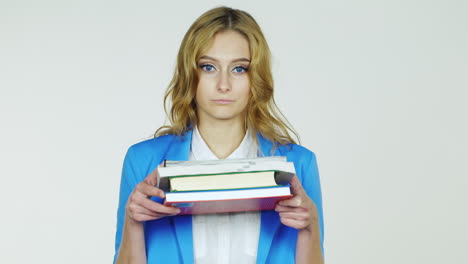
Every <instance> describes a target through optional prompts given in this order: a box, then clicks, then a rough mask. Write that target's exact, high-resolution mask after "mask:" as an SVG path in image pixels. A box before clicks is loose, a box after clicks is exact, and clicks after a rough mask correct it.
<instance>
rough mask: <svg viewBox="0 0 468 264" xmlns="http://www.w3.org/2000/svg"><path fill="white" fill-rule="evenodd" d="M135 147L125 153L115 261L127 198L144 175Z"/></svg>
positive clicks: (120, 239) (118, 210)
mask: <svg viewBox="0 0 468 264" xmlns="http://www.w3.org/2000/svg"><path fill="white" fill-rule="evenodd" d="M134 152H135V151H134V148H133V147H130V148H129V149H128V151H127V154H126V155H125V159H124V163H123V168H122V176H121V179H120V194H119V204H118V209H117V227H116V233H115V254H114V261H113V263H115V261H116V259H117V255H118V252H119V248H120V243H121V241H122V232H123V224H124V220H125V207H126V205H127V200H128V197H129V196H130V194H131V193H132V192H133V190H134V189H135V186H136V185H137V184H138V182H140V180H139V178H140V177H141V176H140V175H142V174H141V173H142V172H141V171H139V168H138V166H136V164H135V163H136V158H135V153H134ZM139 176H140V177H139Z"/></svg>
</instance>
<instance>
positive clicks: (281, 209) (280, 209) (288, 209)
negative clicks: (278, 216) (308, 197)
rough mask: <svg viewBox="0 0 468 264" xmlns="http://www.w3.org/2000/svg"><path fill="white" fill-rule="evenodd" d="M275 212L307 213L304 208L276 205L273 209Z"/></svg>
mask: <svg viewBox="0 0 468 264" xmlns="http://www.w3.org/2000/svg"><path fill="white" fill-rule="evenodd" d="M275 211H276V212H296V213H300V212H307V208H305V207H291V206H283V205H279V204H277V205H276V207H275Z"/></svg>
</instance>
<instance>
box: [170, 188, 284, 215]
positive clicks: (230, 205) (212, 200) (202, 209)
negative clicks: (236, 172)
mask: <svg viewBox="0 0 468 264" xmlns="http://www.w3.org/2000/svg"><path fill="white" fill-rule="evenodd" d="M291 197H292V194H291V191H290V188H289V186H276V187H269V188H251V189H237V190H215V191H196V192H168V193H166V199H165V201H164V204H165V205H168V206H175V207H178V208H179V209H180V210H181V213H180V214H182V215H183V214H208V213H225V212H241V211H259V210H273V209H274V208H275V206H276V203H277V202H278V201H281V200H284V199H289V198H291Z"/></svg>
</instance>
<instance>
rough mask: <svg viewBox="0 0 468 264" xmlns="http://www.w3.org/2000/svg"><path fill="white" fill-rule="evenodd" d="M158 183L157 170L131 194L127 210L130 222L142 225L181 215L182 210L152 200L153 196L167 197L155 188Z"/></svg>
mask: <svg viewBox="0 0 468 264" xmlns="http://www.w3.org/2000/svg"><path fill="white" fill-rule="evenodd" d="M157 181H158V169H155V170H154V171H153V172H151V173H150V174H149V175H148V176H146V178H145V179H144V180H143V181H142V182H140V183H139V184H137V186H136V187H135V189H134V190H133V192H132V193H131V194H130V196H129V198H128V202H127V206H126V208H125V214H126V218H127V219H128V220H130V221H131V222H136V223H141V222H144V221H149V220H155V219H159V218H161V217H164V216H172V215H177V214H178V213H180V209H178V208H176V207H172V206H165V205H162V204H160V203H157V202H155V201H152V200H151V199H150V198H151V197H152V196H157V197H160V198H164V197H165V194H164V192H163V190H161V189H159V188H157V187H155V186H156V183H157Z"/></svg>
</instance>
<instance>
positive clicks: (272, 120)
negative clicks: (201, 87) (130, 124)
mask: <svg viewBox="0 0 468 264" xmlns="http://www.w3.org/2000/svg"><path fill="white" fill-rule="evenodd" d="M228 30H233V31H236V32H238V33H240V34H241V35H243V36H244V37H245V38H246V39H247V40H248V42H249V46H250V47H249V48H250V55H251V62H250V65H249V70H248V74H249V78H250V85H251V93H252V96H251V97H250V99H249V102H248V105H247V109H246V111H245V113H246V118H245V121H246V129H247V128H249V129H252V130H253V131H257V132H260V133H261V134H262V136H263V137H265V138H266V139H268V140H270V141H272V142H274V143H275V145H276V144H278V143H279V144H281V145H286V144H288V143H296V141H295V140H294V139H293V138H292V137H291V134H290V133H292V134H294V136H295V137H296V138H297V139H298V140H299V136H298V134H297V133H296V131H295V130H294V129H293V128H292V126H291V125H290V124H289V122H288V121H287V119H286V118H285V117H284V115H283V114H282V113H281V111H280V110H279V109H278V107H277V105H276V103H275V100H274V98H273V77H272V74H271V66H270V57H271V53H270V49H269V47H268V44H267V42H266V40H265V37H264V36H263V33H262V31H261V29H260V27H259V25H258V24H257V22H256V21H255V20H254V18H253V17H252V16H251V15H250V14H248V13H247V12H245V11H242V10H238V9H232V8H229V7H218V8H214V9H211V10H209V11H207V12H205V13H204V14H203V15H201V16H200V17H199V18H198V19H197V20H196V21H195V22H194V23H193V24H192V26H191V27H190V28H189V30H188V31H187V33H186V34H185V36H184V39H183V40H182V43H181V45H180V49H179V53H178V55H177V64H176V68H175V72H174V76H173V78H172V80H171V82H170V84H169V86H168V88H167V90H166V93H165V95H164V106H165V108H164V109H165V111H166V115H167V117H168V119H169V122H170V125H169V126H167V125H166V126H162V127H160V128H159V129H158V130H157V131H156V132H155V133H154V137H158V136H162V135H167V134H173V135H178V136H181V135H182V134H184V133H185V132H187V131H189V130H190V129H192V127H193V126H196V125H197V122H198V117H197V107H196V102H195V94H196V89H197V85H198V81H199V80H198V66H197V64H198V60H199V59H200V57H201V56H203V55H204V53H205V52H206V51H207V49H208V47H210V44H211V41H212V40H213V38H214V36H215V35H216V34H217V33H219V32H225V31H228ZM168 108H170V111H168V110H167V109H168ZM253 135H254V138H255V140H257V138H256V133H253Z"/></svg>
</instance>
